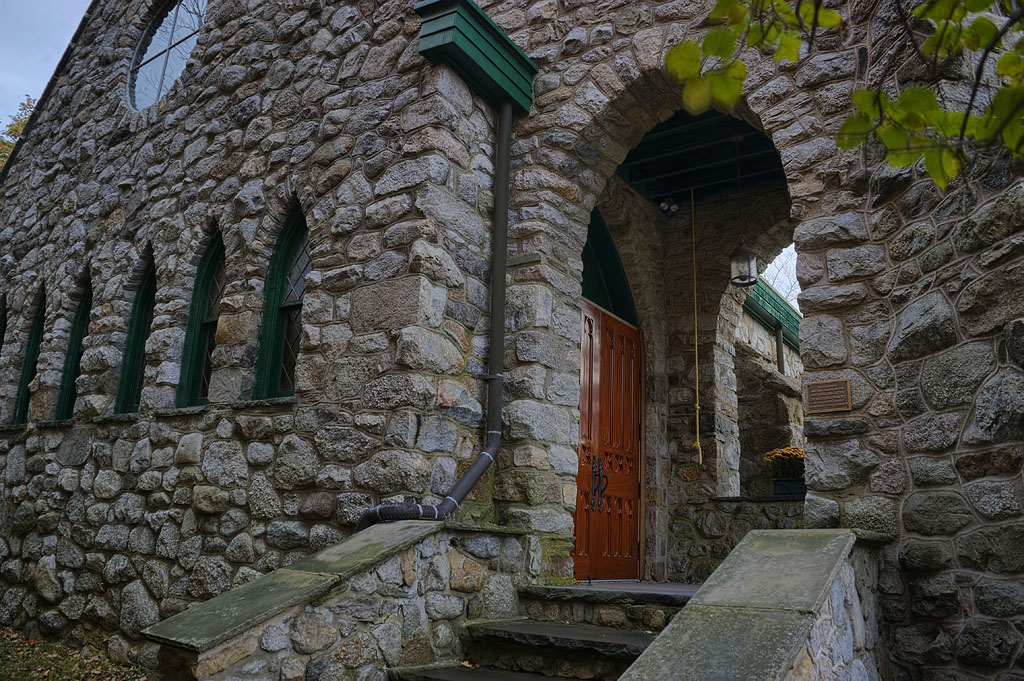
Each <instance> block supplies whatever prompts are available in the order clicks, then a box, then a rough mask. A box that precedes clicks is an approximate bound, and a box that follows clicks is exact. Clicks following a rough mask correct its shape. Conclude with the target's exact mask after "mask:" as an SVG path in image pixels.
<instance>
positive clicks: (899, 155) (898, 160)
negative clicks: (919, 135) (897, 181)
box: [885, 149, 921, 168]
mask: <svg viewBox="0 0 1024 681" xmlns="http://www.w3.org/2000/svg"><path fill="white" fill-rule="evenodd" d="M919 158H921V151H920V150H915V151H910V150H907V149H904V150H902V151H896V150H893V151H890V152H888V153H887V154H886V155H885V160H886V162H888V164H889V165H890V166H892V167H893V168H903V167H906V166H909V165H914V164H915V163H917V160H918V159H919Z"/></svg>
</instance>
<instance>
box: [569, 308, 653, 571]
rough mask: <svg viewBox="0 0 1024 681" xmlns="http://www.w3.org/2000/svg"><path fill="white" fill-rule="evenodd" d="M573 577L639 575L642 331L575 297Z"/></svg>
mask: <svg viewBox="0 0 1024 681" xmlns="http://www.w3.org/2000/svg"><path fill="white" fill-rule="evenodd" d="M581 303H582V308H583V332H582V335H581V337H580V353H581V355H582V358H581V367H580V444H579V461H580V466H579V474H578V475H577V478H576V485H577V489H578V491H577V495H576V514H575V522H576V544H575V548H574V550H573V561H574V566H575V571H574V574H575V577H576V579H636V578H637V577H638V576H639V574H640V422H641V414H642V413H643V390H642V380H643V361H642V356H641V345H640V331H639V330H638V329H637V328H636V327H633V326H631V325H629V324H627V323H625V322H623V321H622V320H620V319H618V318H617V317H615V316H613V315H611V314H610V313H608V312H605V311H604V310H602V309H601V308H599V307H597V306H595V305H592V304H590V303H587V302H586V301H581Z"/></svg>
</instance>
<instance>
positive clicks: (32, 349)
mask: <svg viewBox="0 0 1024 681" xmlns="http://www.w3.org/2000/svg"><path fill="white" fill-rule="evenodd" d="M45 317H46V297H45V296H44V297H43V299H42V300H40V301H39V305H38V307H36V314H35V317H33V319H32V328H31V329H30V330H29V332H28V342H27V344H26V346H25V356H24V360H23V363H22V365H21V381H19V382H18V396H17V397H16V398H15V400H14V418H13V419H11V423H14V424H21V423H27V422H28V403H29V400H30V399H31V398H32V396H31V395H30V394H29V390H28V384H29V383H31V382H32V379H33V378H35V377H36V367H37V365H38V364H39V346H40V345H42V343H43V319H44V318H45Z"/></svg>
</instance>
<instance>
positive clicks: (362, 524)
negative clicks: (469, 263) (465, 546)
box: [356, 99, 512, 530]
mask: <svg viewBox="0 0 1024 681" xmlns="http://www.w3.org/2000/svg"><path fill="white" fill-rule="evenodd" d="M497 127H498V140H497V141H498V146H497V150H496V158H495V161H496V162H495V168H494V238H493V240H492V246H491V250H492V256H491V332H490V345H489V348H490V349H489V351H488V352H489V357H488V358H487V373H488V375H487V376H485V378H486V379H487V420H486V424H487V425H486V428H487V438H486V442H485V444H484V448H483V450H481V452H480V454H479V455H478V456H477V458H476V461H474V462H473V465H472V466H470V468H469V470H468V471H466V473H465V475H463V476H462V478H461V479H459V481H458V482H456V483H455V485H454V486H452V488H451V490H450V491H449V492H448V495H447V496H446V497H445V498H444V500H443V501H441V503H439V504H437V505H436V506H429V505H424V504H410V503H403V504H381V505H379V506H374V507H373V508H369V509H367V510H365V511H363V513H362V515H361V516H360V517H359V523H358V525H357V526H356V529H357V530H364V529H366V528H367V527H370V526H371V525H376V524H377V523H389V522H394V521H396V520H446V519H447V518H448V517H449V516H451V515H452V514H453V513H454V512H455V511H456V510H457V509H458V508H459V505H460V504H462V502H463V501H464V500H465V498H466V495H467V494H469V492H470V490H472V489H473V487H474V486H475V485H476V483H477V482H479V480H480V478H481V477H483V474H484V472H485V471H486V470H487V469H488V468H489V467H490V465H491V463H492V462H493V461H494V457H495V456H496V455H497V453H498V447H500V446H501V408H502V395H501V392H502V384H503V379H504V375H503V371H504V349H505V269H506V261H507V258H508V190H509V164H510V158H511V147H512V102H511V101H510V100H508V99H505V100H502V102H501V105H500V107H499V111H498V126H497Z"/></svg>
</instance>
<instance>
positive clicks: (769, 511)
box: [668, 496, 804, 584]
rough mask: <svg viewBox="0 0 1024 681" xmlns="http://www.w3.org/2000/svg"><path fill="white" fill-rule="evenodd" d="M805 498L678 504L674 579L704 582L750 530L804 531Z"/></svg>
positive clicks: (673, 537)
mask: <svg viewBox="0 0 1024 681" xmlns="http://www.w3.org/2000/svg"><path fill="white" fill-rule="evenodd" d="M803 511H804V502H803V499H802V498H792V497H790V498H782V497H780V498H778V499H776V498H774V497H770V496H768V497H713V498H711V499H708V500H707V501H705V502H703V503H692V504H685V505H681V506H678V507H676V508H674V509H673V510H672V516H671V517H672V520H671V522H670V524H669V532H670V533H671V536H670V538H669V558H668V562H669V570H670V571H671V574H672V578H673V580H674V581H680V582H685V583H688V584H700V583H701V582H703V581H704V580H705V579H707V577H708V576H709V575H710V574H711V573H713V572H714V571H715V569H716V568H717V567H718V566H719V565H720V564H721V562H722V561H723V560H724V559H725V557H726V556H728V555H729V552H730V551H732V550H733V548H735V547H736V545H737V544H739V543H740V541H742V540H743V537H745V536H746V534H747V532H750V531H751V530H793V529H800V528H802V527H803Z"/></svg>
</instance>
